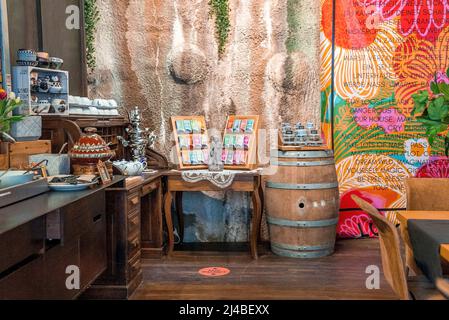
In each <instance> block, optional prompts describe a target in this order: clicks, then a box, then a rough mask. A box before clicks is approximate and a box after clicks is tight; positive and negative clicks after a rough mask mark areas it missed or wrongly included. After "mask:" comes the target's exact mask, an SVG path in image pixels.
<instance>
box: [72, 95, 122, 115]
mask: <svg viewBox="0 0 449 320" xmlns="http://www.w3.org/2000/svg"><path fill="white" fill-rule="evenodd" d="M69 104H70V113H71V114H82V115H95V116H118V115H119V112H118V103H117V101H115V100H113V99H111V100H105V99H95V100H90V99H89V98H86V97H76V96H69Z"/></svg>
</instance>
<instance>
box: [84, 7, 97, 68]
mask: <svg viewBox="0 0 449 320" xmlns="http://www.w3.org/2000/svg"><path fill="white" fill-rule="evenodd" d="M99 19H100V12H99V10H98V7H97V0H84V28H85V32H86V60H87V66H88V67H89V68H90V69H91V70H93V69H95V67H96V66H97V62H96V59H95V32H96V31H97V23H98V21H99Z"/></svg>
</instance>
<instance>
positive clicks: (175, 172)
mask: <svg viewBox="0 0 449 320" xmlns="http://www.w3.org/2000/svg"><path fill="white" fill-rule="evenodd" d="M189 171H190V172H195V171H198V172H201V171H207V169H206V170H168V171H163V172H162V174H163V175H164V176H167V177H180V176H181V174H182V172H189ZM225 172H230V173H235V176H236V177H257V176H260V175H262V171H261V170H248V171H241V170H225ZM217 173H218V172H217Z"/></svg>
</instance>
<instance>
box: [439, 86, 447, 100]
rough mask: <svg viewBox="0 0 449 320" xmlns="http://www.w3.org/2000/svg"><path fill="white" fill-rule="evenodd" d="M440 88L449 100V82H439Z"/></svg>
mask: <svg viewBox="0 0 449 320" xmlns="http://www.w3.org/2000/svg"><path fill="white" fill-rule="evenodd" d="M438 89H440V92H441V93H442V94H444V96H445V98H446V100H449V84H446V83H438Z"/></svg>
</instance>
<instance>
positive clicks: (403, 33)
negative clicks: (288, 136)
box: [321, 0, 449, 238]
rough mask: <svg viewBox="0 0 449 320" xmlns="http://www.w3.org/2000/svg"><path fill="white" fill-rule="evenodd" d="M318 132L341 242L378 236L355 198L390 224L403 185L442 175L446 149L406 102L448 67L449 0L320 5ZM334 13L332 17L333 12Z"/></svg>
mask: <svg viewBox="0 0 449 320" xmlns="http://www.w3.org/2000/svg"><path fill="white" fill-rule="evenodd" d="M321 5H322V7H321V8H322V24H321V92H322V110H323V131H324V135H325V136H326V138H327V140H328V141H329V142H332V144H333V146H334V149H335V156H336V161H337V171H338V174H339V180H340V181H339V182H340V189H341V190H340V191H341V201H342V203H341V208H342V211H341V215H340V225H339V229H338V233H339V236H340V237H350V238H353V237H355V238H358V237H370V236H374V235H375V234H376V232H375V230H373V227H372V225H371V222H370V220H369V219H368V218H367V216H365V215H364V214H363V213H362V212H360V211H358V210H356V209H355V208H357V206H356V205H355V204H354V203H353V202H352V200H351V198H350V195H352V194H357V195H359V196H361V197H362V198H365V199H366V200H368V201H369V202H371V203H373V204H374V205H375V206H376V207H377V208H380V209H386V210H384V211H383V212H385V214H386V215H387V216H388V217H389V218H390V219H391V220H393V221H394V220H395V212H394V209H399V208H405V206H406V200H405V186H404V180H405V179H406V178H407V177H410V176H420V177H422V176H445V175H446V176H448V175H447V174H448V171H449V170H448V165H447V161H446V160H445V159H444V158H445V157H444V140H443V139H437V141H435V142H434V143H433V144H432V145H430V144H429V142H428V140H427V138H426V135H425V129H424V128H423V127H422V126H421V124H419V123H417V122H416V121H413V117H412V116H411V111H412V109H413V99H412V94H414V93H416V92H418V91H419V90H429V91H430V88H429V86H430V82H431V81H432V80H433V79H434V78H435V76H437V77H444V76H445V74H446V69H447V68H448V66H449V56H448V55H449V50H448V44H449V11H448V10H449V2H448V1H447V0H428V1H418V0H321ZM333 5H335V9H334V8H333Z"/></svg>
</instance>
